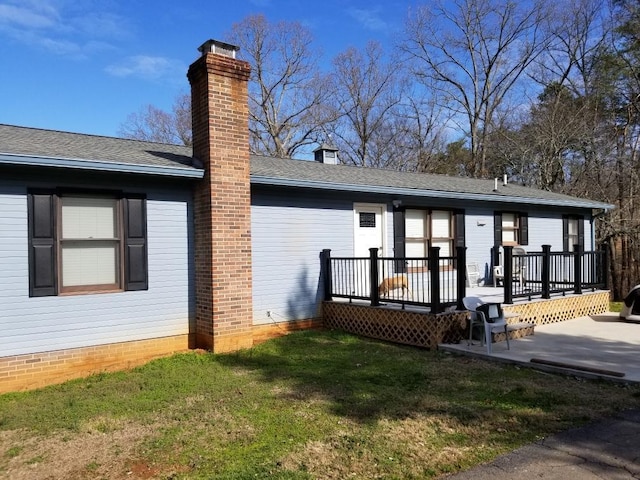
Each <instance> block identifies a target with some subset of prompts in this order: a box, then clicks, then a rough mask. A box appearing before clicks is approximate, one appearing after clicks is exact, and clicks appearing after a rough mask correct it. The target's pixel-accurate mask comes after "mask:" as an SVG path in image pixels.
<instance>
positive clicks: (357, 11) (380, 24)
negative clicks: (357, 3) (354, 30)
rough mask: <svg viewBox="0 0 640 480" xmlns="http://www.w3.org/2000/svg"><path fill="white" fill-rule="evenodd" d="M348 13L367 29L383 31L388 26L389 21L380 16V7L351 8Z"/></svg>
mask: <svg viewBox="0 0 640 480" xmlns="http://www.w3.org/2000/svg"><path fill="white" fill-rule="evenodd" d="M347 13H348V14H349V15H350V16H351V18H353V19H354V20H355V21H356V22H358V23H359V24H360V25H362V26H363V27H364V28H366V29H367V30H373V31H383V30H386V29H387V28H388V24H387V22H386V21H385V20H384V19H383V18H382V17H381V16H380V7H376V8H370V9H364V8H350V9H348V10H347Z"/></svg>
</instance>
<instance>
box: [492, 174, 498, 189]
mask: <svg viewBox="0 0 640 480" xmlns="http://www.w3.org/2000/svg"><path fill="white" fill-rule="evenodd" d="M493 191H494V192H497V191H498V177H496V178H494V179H493Z"/></svg>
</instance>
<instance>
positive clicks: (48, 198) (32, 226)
mask: <svg viewBox="0 0 640 480" xmlns="http://www.w3.org/2000/svg"><path fill="white" fill-rule="evenodd" d="M27 205H28V206H27V209H28V212H27V215H28V218H29V220H28V223H29V296H30V297H46V296H51V295H57V294H58V276H57V274H56V222H55V218H56V209H55V197H54V195H53V193H51V192H29V193H28V195H27Z"/></svg>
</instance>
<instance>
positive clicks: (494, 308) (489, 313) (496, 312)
mask: <svg viewBox="0 0 640 480" xmlns="http://www.w3.org/2000/svg"><path fill="white" fill-rule="evenodd" d="M463 303H464V300H463ZM476 315H477V317H478V319H482V322H483V323H484V341H485V343H486V344H487V353H488V354H489V355H491V340H492V339H491V334H492V333H502V332H504V335H505V337H506V339H507V350H511V346H510V345H509V332H508V330H507V328H508V324H507V320H506V318H505V317H504V313H503V311H502V306H501V305H500V304H499V303H483V304H481V305H478V306H477V307H476Z"/></svg>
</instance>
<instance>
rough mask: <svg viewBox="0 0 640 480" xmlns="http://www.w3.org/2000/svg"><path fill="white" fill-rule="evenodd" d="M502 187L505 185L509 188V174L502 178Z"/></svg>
mask: <svg viewBox="0 0 640 480" xmlns="http://www.w3.org/2000/svg"><path fill="white" fill-rule="evenodd" d="M502 185H504V186H505V187H506V186H507V174H506V173H505V174H504V176H503V177H502Z"/></svg>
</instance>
